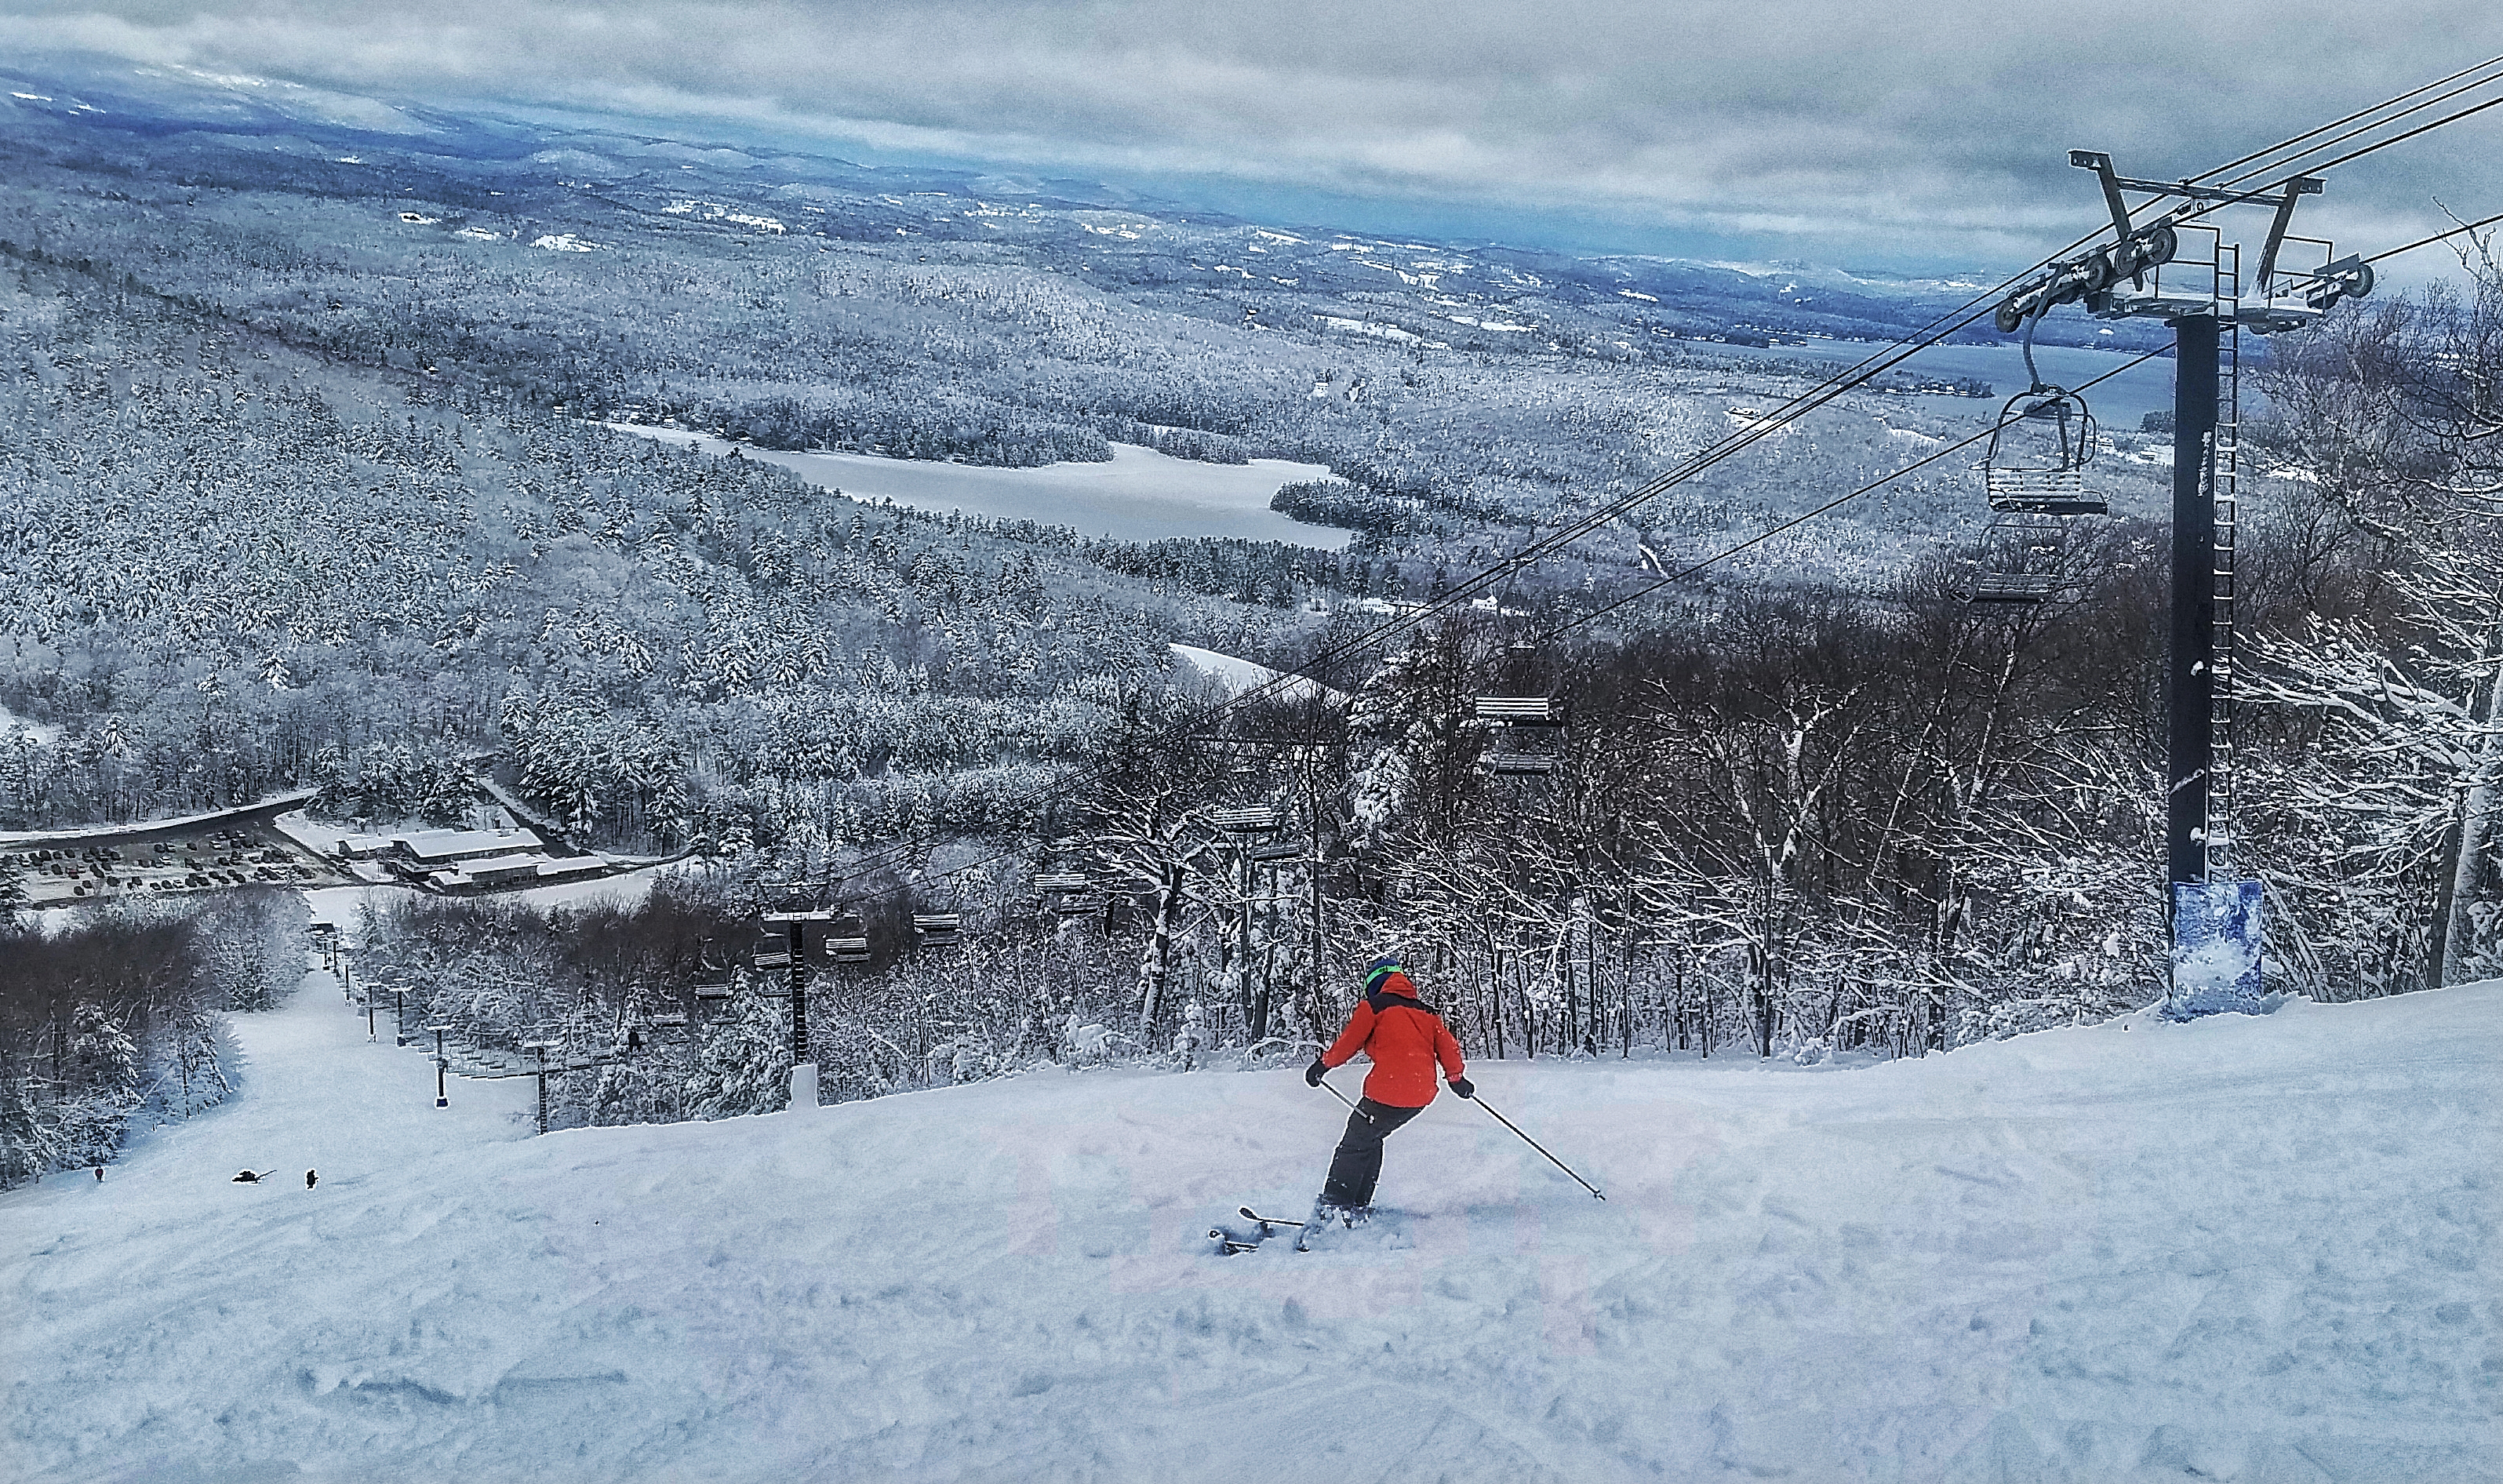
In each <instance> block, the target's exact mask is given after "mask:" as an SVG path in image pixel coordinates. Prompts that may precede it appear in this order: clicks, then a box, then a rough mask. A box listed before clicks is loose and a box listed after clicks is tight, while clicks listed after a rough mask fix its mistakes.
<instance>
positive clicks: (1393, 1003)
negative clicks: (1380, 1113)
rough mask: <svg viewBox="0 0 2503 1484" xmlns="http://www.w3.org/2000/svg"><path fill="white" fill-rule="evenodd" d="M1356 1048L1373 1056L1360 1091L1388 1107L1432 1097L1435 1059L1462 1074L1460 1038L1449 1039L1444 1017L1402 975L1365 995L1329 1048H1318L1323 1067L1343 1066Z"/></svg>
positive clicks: (1417, 1104) (1451, 1073) (1448, 1071)
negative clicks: (1423, 1002) (1421, 1001)
mask: <svg viewBox="0 0 2503 1484" xmlns="http://www.w3.org/2000/svg"><path fill="white" fill-rule="evenodd" d="M1358 1052H1362V1053H1365V1054H1366V1055H1368V1056H1370V1057H1372V1058H1373V1070H1372V1071H1371V1072H1370V1073H1368V1074H1367V1075H1366V1076H1365V1079H1364V1095H1365V1096H1367V1097H1369V1098H1371V1099H1373V1100H1374V1101H1375V1102H1377V1103H1381V1104H1383V1105H1384V1106H1386V1107H1390V1108H1423V1107H1424V1106H1425V1105H1426V1104H1427V1103H1430V1102H1432V1101H1433V1100H1434V1091H1435V1088H1434V1063H1435V1062H1437V1061H1440V1062H1441V1063H1442V1064H1443V1075H1444V1076H1446V1077H1458V1076H1460V1075H1461V1062H1460V1043H1458V1042H1457V1041H1455V1040H1453V1039H1452V1033H1451V1031H1450V1030H1449V1029H1447V1028H1445V1026H1444V1024H1443V1021H1442V1018H1440V1017H1438V1016H1436V1015H1435V1014H1434V1012H1432V1011H1430V1010H1427V1009H1426V1008H1425V1007H1424V1006H1423V1005H1421V1004H1419V1003H1418V1002H1417V986H1416V985H1415V984H1411V983H1409V981H1408V976H1407V975H1405V974H1396V973H1394V974H1392V975H1390V976H1389V978H1387V979H1385V980H1384V981H1383V982H1382V985H1381V987H1380V988H1378V989H1375V990H1374V991H1373V992H1372V993H1370V994H1368V995H1366V996H1365V997H1364V1002H1363V1003H1362V1004H1360V1005H1358V1006H1356V1007H1355V1014H1354V1015H1352V1016H1350V1017H1348V1019H1347V1029H1345V1030H1343V1031H1340V1032H1339V1034H1338V1039H1337V1040H1336V1041H1333V1042H1331V1043H1330V1049H1329V1050H1328V1051H1325V1052H1323V1053H1321V1064H1322V1065H1323V1066H1330V1067H1338V1066H1345V1065H1346V1064H1347V1063H1348V1062H1349V1061H1350V1060H1352V1059H1354V1056H1355V1053H1358Z"/></svg>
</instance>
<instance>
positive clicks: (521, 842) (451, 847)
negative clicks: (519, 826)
mask: <svg viewBox="0 0 2503 1484" xmlns="http://www.w3.org/2000/svg"><path fill="white" fill-rule="evenodd" d="M392 838H393V840H394V841H395V842H397V844H398V845H399V846H400V848H402V849H404V850H406V851H407V852H408V853H409V854H411V855H413V856H416V857H417V858H418V859H419V860H460V859H463V858H464V857H471V856H481V855H511V854H518V853H520V852H522V851H524V850H535V849H537V848H539V837H538V836H537V835H535V834H533V833H532V832H531V831H529V830H419V831H417V832H416V833H414V834H409V835H394V836H393V837H392Z"/></svg>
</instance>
